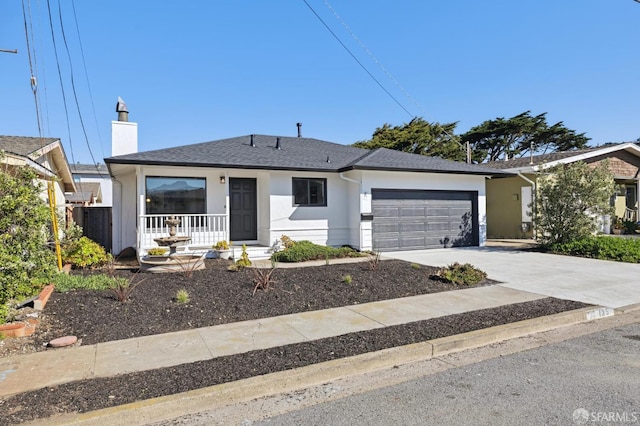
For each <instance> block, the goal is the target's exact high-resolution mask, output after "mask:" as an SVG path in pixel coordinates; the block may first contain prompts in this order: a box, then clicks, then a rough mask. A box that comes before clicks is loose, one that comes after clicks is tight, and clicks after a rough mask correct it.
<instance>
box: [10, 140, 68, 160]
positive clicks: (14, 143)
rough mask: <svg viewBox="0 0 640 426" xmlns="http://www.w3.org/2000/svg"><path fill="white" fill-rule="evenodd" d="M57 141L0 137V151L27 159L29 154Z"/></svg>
mask: <svg viewBox="0 0 640 426" xmlns="http://www.w3.org/2000/svg"><path fill="white" fill-rule="evenodd" d="M59 140H60V139H57V138H38V137H29V136H3V135H0V150H2V151H6V152H10V153H12V154H16V155H21V156H23V157H29V154H31V153H33V152H35V151H37V150H39V149H40V148H43V147H45V146H47V145H49V144H52V143H54V142H56V141H59Z"/></svg>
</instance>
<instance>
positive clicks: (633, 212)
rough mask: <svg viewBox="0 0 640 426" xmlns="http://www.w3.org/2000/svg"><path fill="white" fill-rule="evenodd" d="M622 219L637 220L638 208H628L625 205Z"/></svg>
mask: <svg viewBox="0 0 640 426" xmlns="http://www.w3.org/2000/svg"><path fill="white" fill-rule="evenodd" d="M623 220H630V221H632V222H637V221H638V209H630V208H629V207H626V208H625V209H624V217H623Z"/></svg>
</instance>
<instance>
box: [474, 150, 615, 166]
mask: <svg viewBox="0 0 640 426" xmlns="http://www.w3.org/2000/svg"><path fill="white" fill-rule="evenodd" d="M603 148H607V147H605V146H598V147H595V148H586V149H577V150H575V151H561V152H551V153H549V154H542V155H534V156H533V157H531V156H529V155H526V156H524V157H521V158H512V159H511V160H508V161H504V160H502V161H490V162H488V163H484V164H485V165H486V166H487V167H492V168H494V169H514V168H519V167H528V166H537V165H539V164H543V163H550V162H552V161H558V160H562V159H564V158H570V157H575V156H577V155H580V154H586V153H588V152H592V151H597V150H599V149H603Z"/></svg>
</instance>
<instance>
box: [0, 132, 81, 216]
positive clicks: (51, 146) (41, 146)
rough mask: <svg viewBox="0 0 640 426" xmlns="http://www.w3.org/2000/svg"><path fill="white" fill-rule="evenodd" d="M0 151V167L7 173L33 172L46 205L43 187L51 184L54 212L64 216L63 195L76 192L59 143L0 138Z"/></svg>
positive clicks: (46, 140)
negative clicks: (5, 168) (0, 152)
mask: <svg viewBox="0 0 640 426" xmlns="http://www.w3.org/2000/svg"><path fill="white" fill-rule="evenodd" d="M0 151H2V153H3V155H4V157H3V158H1V159H0V163H2V164H4V165H5V166H6V167H8V168H9V169H11V168H17V167H30V168H31V169H33V170H35V171H36V173H37V174H38V179H39V181H40V183H42V193H41V197H42V199H43V200H45V201H47V202H48V200H49V196H48V192H47V183H48V182H53V183H54V192H55V199H56V208H57V210H58V211H59V213H60V214H66V211H65V193H66V192H69V193H74V192H76V187H75V184H74V182H73V177H72V175H71V170H70V169H69V164H68V163H67V157H66V156H65V153H64V149H63V147H62V143H61V142H60V139H57V138H39V137H24V136H0ZM67 218H68V216H67Z"/></svg>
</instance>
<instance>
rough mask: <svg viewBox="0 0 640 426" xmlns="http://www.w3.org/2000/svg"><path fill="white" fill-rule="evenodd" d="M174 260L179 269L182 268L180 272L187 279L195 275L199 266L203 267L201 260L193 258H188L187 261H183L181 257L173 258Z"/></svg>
mask: <svg viewBox="0 0 640 426" xmlns="http://www.w3.org/2000/svg"><path fill="white" fill-rule="evenodd" d="M172 259H173V260H174V261H175V262H176V264H177V265H178V267H180V271H181V272H182V275H183V276H184V277H185V278H192V277H193V273H194V272H195V271H196V269H197V268H198V266H200V265H201V263H200V262H201V258H199V259H194V258H193V257H191V256H188V257H187V258H186V260H183V259H182V257H181V256H175V257H172Z"/></svg>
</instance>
